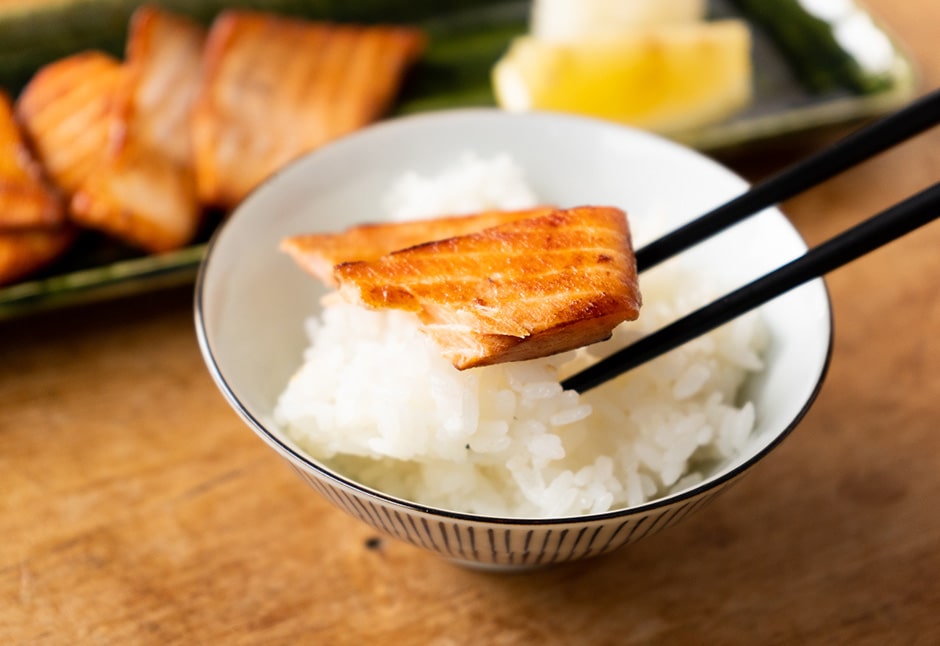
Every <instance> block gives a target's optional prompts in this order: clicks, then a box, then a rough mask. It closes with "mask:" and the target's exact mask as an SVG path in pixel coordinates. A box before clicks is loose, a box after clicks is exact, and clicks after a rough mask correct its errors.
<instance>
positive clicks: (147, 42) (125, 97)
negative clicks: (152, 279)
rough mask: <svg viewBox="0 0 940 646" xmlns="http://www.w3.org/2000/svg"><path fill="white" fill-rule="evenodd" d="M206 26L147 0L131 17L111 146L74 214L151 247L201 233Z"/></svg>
mask: <svg viewBox="0 0 940 646" xmlns="http://www.w3.org/2000/svg"><path fill="white" fill-rule="evenodd" d="M204 37H205V35H204V32H203V30H202V28H201V27H199V26H198V25H197V24H196V23H194V22H191V21H189V20H187V19H184V18H180V17H177V16H175V15H173V14H170V13H168V12H165V11H162V10H159V9H156V8H154V7H150V6H145V7H142V8H141V9H138V10H137V11H136V12H135V13H134V16H133V19H132V21H131V29H130V34H129V37H128V46H127V61H126V63H125V65H124V74H123V75H122V78H121V81H120V83H119V84H118V86H117V88H116V91H115V96H114V99H113V101H112V106H111V107H112V109H111V111H110V114H109V128H110V130H109V142H108V143H109V145H108V147H107V149H105V150H103V151H101V154H100V155H99V158H98V161H97V164H96V165H95V167H94V168H95V170H94V172H93V173H91V174H90V175H89V176H88V177H87V178H86V179H85V180H84V181H83V182H82V183H81V184H80V186H79V187H78V188H76V190H75V192H74V195H73V197H72V201H71V216H72V219H73V220H74V221H75V222H77V223H78V224H81V225H82V226H85V227H89V228H95V229H99V230H101V231H104V232H106V233H108V234H109V235H111V236H113V237H115V238H119V239H121V240H123V241H125V242H127V243H129V244H131V245H134V246H136V247H138V248H140V249H143V250H145V251H149V252H161V251H170V250H173V249H178V248H180V247H183V246H185V245H186V244H188V243H189V242H190V241H192V239H193V238H194V237H195V234H196V231H197V229H198V226H199V223H200V220H201V216H202V207H201V205H200V204H199V201H198V199H197V196H196V181H195V174H194V171H193V168H192V150H191V146H190V137H189V119H190V112H191V109H192V103H193V99H194V97H195V94H196V91H197V88H198V86H199V83H200V71H199V66H200V61H201V58H202V45H203V40H204Z"/></svg>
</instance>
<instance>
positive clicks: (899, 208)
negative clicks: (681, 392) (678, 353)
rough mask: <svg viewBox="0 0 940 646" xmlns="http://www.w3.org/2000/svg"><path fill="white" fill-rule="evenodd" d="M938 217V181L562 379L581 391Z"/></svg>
mask: <svg viewBox="0 0 940 646" xmlns="http://www.w3.org/2000/svg"><path fill="white" fill-rule="evenodd" d="M938 217H940V182H937V183H936V184H934V185H933V186H931V187H930V188H928V189H925V190H924V191H921V192H920V193H917V194H916V195H914V196H913V197H910V198H908V199H906V200H904V201H903V202H901V203H900V204H897V205H895V206H893V207H891V208H889V209H887V210H885V211H882V212H881V213H879V214H878V215H876V216H874V217H872V218H869V219H868V220H866V221H864V222H862V223H861V224H858V225H856V226H854V227H853V228H851V229H849V230H848V231H845V232H844V233H842V234H840V235H838V236H836V237H835V238H832V239H831V240H829V241H827V242H825V243H823V244H821V245H819V246H818V247H815V248H813V249H811V250H809V251H808V252H807V253H806V254H804V255H803V256H800V257H799V258H797V259H796V260H793V261H791V262H789V263H787V264H786V265H784V266H782V267H780V268H779V269H776V270H774V271H773V272H771V273H769V274H767V275H766V276H764V277H762V278H758V279H757V280H755V281H753V282H751V283H748V284H747V285H745V286H744V287H741V288H739V289H737V290H735V291H733V292H731V293H730V294H727V295H726V296H723V297H721V298H719V299H718V300H716V301H714V302H712V303H710V304H708V305H706V306H704V307H702V308H700V309H698V310H696V311H694V312H692V313H691V314H689V315H687V316H685V317H683V318H681V319H679V320H677V321H675V322H674V323H671V324H669V325H667V326H666V327H664V328H662V329H661V330H658V331H656V332H654V333H652V334H650V335H649V336H645V337H643V338H642V339H640V340H639V341H637V342H635V343H633V344H631V345H629V346H627V347H626V348H624V349H623V350H620V351H619V352H616V353H614V354H612V355H610V356H609V357H607V358H605V359H602V360H601V361H599V362H598V363H596V364H594V365H592V366H590V367H589V368H587V369H585V370H582V371H581V372H579V373H578V374H576V375H573V376H571V377H569V378H568V379H566V380H565V381H563V382H562V386H563V387H564V388H565V389H566V390H576V391H578V392H584V391H586V390H590V389H591V388H594V387H595V386H599V385H601V384H602V383H604V382H605V381H608V380H610V379H613V378H614V377H616V376H618V375H620V374H623V373H624V372H626V371H628V370H631V369H633V368H636V367H637V366H639V365H640V364H642V363H645V362H647V361H649V360H650V359H654V358H656V357H658V356H659V355H661V354H664V353H666V352H669V351H670V350H673V349H675V348H677V347H679V346H680V345H682V344H683V343H685V342H687V341H691V340H692V339H694V338H696V337H698V336H700V335H702V334H705V333H706V332H709V331H710V330H713V329H715V328H716V327H718V326H719V325H722V324H723V323H727V322H728V321H730V320H732V319H734V318H736V317H738V316H740V315H741V314H744V313H745V312H747V311H749V310H752V309H754V308H755V307H758V306H759V305H762V304H764V303H766V302H767V301H769V300H771V299H773V298H776V297H777V296H780V295H781V294H783V293H785V292H787V291H789V290H791V289H793V288H794V287H797V286H799V285H802V284H803V283H805V282H807V281H809V280H812V279H814V278H819V277H820V276H822V275H823V274H826V273H828V272H830V271H832V270H833V269H836V268H838V267H841V266H842V265H844V264H846V263H849V262H851V261H853V260H855V259H857V258H859V257H860V256H863V255H865V254H867V253H869V252H870V251H873V250H875V249H877V248H878V247H880V246H882V245H885V244H887V243H889V242H891V241H893V240H896V239H897V238H900V237H901V236H903V235H905V234H906V233H910V232H911V231H913V230H914V229H917V228H918V227H921V226H923V225H925V224H927V223H928V222H931V221H933V220H935V219H937V218H938Z"/></svg>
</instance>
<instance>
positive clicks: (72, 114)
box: [16, 51, 122, 194]
mask: <svg viewBox="0 0 940 646" xmlns="http://www.w3.org/2000/svg"><path fill="white" fill-rule="evenodd" d="M121 74H122V68H121V65H120V63H118V61H117V60H115V59H114V58H112V57H111V56H108V55H107V54H103V53H101V52H96V51H87V52H82V53H79V54H74V55H72V56H68V57H66V58H63V59H60V60H57V61H55V62H54V63H50V64H48V65H46V66H45V67H43V68H42V69H41V70H40V71H39V72H38V73H37V74H36V75H35V76H34V77H33V78H32V79H31V80H30V82H29V83H28V84H27V85H26V87H25V88H24V89H23V92H22V93H21V94H20V96H19V98H18V99H17V102H16V114H17V117H18V119H19V121H20V122H21V123H22V124H23V128H24V130H25V133H26V136H27V138H28V140H29V141H30V142H31V144H32V146H33V148H34V150H35V152H36V155H37V157H38V159H39V162H40V163H41V164H42V166H43V168H45V170H46V173H47V174H48V175H49V177H50V178H51V180H52V181H53V182H54V183H55V184H56V185H57V186H59V187H60V188H61V189H62V190H63V191H64V192H65V193H67V194H71V193H73V192H75V191H76V190H77V189H78V188H79V187H80V186H81V185H82V183H83V182H84V181H85V180H86V179H87V178H88V177H89V176H90V175H91V173H92V172H93V171H94V169H95V167H96V166H97V164H98V162H99V160H100V158H101V154H102V151H103V150H105V149H106V148H107V147H108V145H109V112H110V110H111V107H112V105H113V101H114V96H115V94H114V93H115V89H116V88H117V86H118V83H119V82H120V80H121Z"/></svg>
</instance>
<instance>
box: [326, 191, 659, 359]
mask: <svg viewBox="0 0 940 646" xmlns="http://www.w3.org/2000/svg"><path fill="white" fill-rule="evenodd" d="M334 275H335V278H336V280H337V282H338V283H339V284H340V292H341V293H342V294H343V295H344V296H345V297H346V299H347V300H350V301H352V302H359V303H361V304H363V305H365V306H367V307H370V308H373V309H382V308H392V309H401V310H405V311H410V312H414V313H415V314H416V315H417V316H418V318H419V319H420V321H421V323H422V327H423V330H424V332H425V333H427V334H428V335H429V336H430V337H431V338H433V339H434V340H435V341H436V342H437V344H438V345H439V346H440V348H441V350H442V353H443V354H444V356H445V357H447V358H448V359H449V360H450V361H451V362H452V363H453V364H454V366H456V367H457V368H459V369H461V370H463V369H466V368H472V367H476V366H483V365H489V364H494V363H501V362H505V361H521V360H524V359H533V358H536V357H542V356H548V355H551V354H556V353H559V352H564V351H566V350H571V349H574V348H578V347H581V346H584V345H588V344H590V343H595V342H597V341H602V340H604V339H606V338H608V337H609V336H610V333H611V331H612V330H613V328H614V327H616V326H617V325H618V324H620V323H622V322H623V321H628V320H635V319H636V318H637V317H638V316H639V309H640V304H641V297H640V292H639V284H638V280H637V273H636V259H635V257H634V255H633V248H632V242H631V237H630V229H629V226H628V224H627V219H626V214H625V213H624V212H623V211H621V210H620V209H616V208H612V207H593V206H586V207H578V208H574V209H567V210H553V211H551V212H549V213H547V214H545V215H541V216H538V217H534V218H526V219H521V220H515V221H512V222H508V223H506V224H501V225H497V226H494V227H490V228H488V229H484V230H482V231H479V232H476V233H470V234H467V235H463V236H457V237H453V238H448V239H445V240H439V241H435V242H429V243H426V244H421V245H418V246H414V247H411V248H408V249H405V250H402V251H397V252H393V253H391V254H388V255H386V256H383V257H381V258H379V259H378V260H372V261H359V262H350V263H343V264H340V265H338V266H337V267H336V268H335V271H334Z"/></svg>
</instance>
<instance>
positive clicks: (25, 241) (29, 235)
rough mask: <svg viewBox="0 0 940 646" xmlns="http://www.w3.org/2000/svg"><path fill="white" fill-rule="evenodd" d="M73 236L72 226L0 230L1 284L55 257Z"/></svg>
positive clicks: (51, 260)
mask: <svg viewBox="0 0 940 646" xmlns="http://www.w3.org/2000/svg"><path fill="white" fill-rule="evenodd" d="M74 239H75V228H74V227H71V226H69V225H68V224H67V223H66V224H64V225H61V226H58V227H47V228H42V229H20V230H17V231H12V230H8V231H3V232H0V285H8V284H10V283H13V282H16V281H18V280H20V279H22V278H25V277H26V276H28V275H30V274H32V273H34V272H36V271H39V270H40V269H43V268H44V267H46V266H47V265H49V264H50V263H52V262H53V261H55V260H57V259H58V258H59V257H60V256H62V254H64V253H65V252H66V251H67V250H68V248H69V247H70V246H71V244H72V241H73V240H74Z"/></svg>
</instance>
